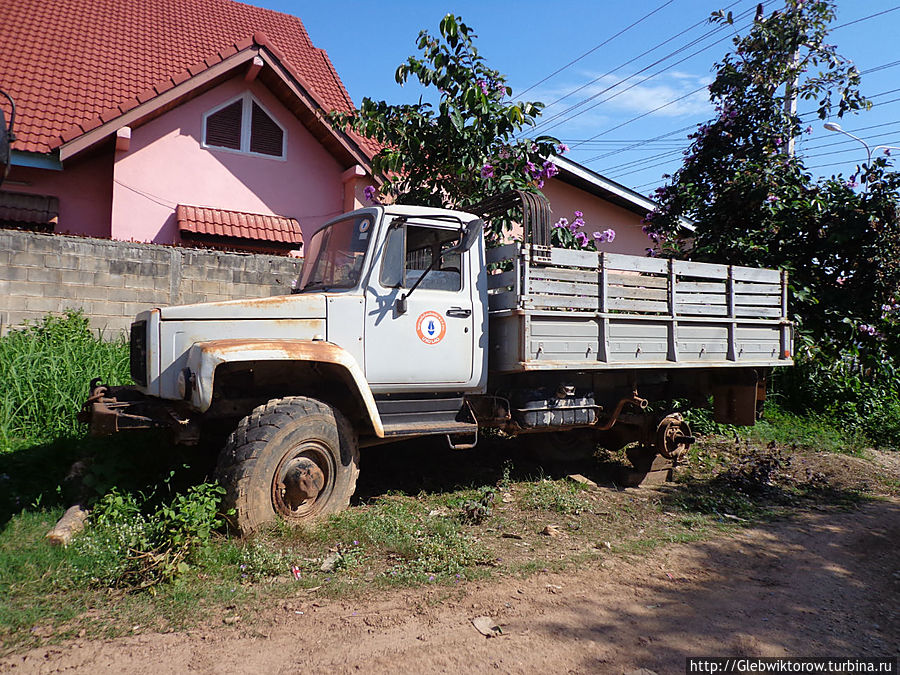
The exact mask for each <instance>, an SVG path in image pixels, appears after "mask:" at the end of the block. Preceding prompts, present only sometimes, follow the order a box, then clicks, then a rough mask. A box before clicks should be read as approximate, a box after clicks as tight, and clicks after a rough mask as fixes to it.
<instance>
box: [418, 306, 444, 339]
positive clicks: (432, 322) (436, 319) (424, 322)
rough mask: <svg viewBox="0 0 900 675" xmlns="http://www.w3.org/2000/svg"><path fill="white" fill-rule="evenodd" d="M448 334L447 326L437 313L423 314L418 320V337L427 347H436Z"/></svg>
mask: <svg viewBox="0 0 900 675" xmlns="http://www.w3.org/2000/svg"><path fill="white" fill-rule="evenodd" d="M446 333H447V324H446V323H444V317H442V316H441V315H440V314H438V313H437V312H431V311H428V312H422V313H421V314H420V315H419V318H418V319H416V335H418V336H419V339H420V340H421V341H422V342H424V343H425V344H426V345H436V344H437V343H438V342H440V341H441V340H443V339H444V335H446Z"/></svg>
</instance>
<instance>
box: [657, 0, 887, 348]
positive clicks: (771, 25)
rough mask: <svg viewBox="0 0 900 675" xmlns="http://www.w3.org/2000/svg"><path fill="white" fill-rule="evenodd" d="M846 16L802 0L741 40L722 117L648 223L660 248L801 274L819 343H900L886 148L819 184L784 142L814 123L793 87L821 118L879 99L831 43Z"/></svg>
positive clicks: (811, 329)
mask: <svg viewBox="0 0 900 675" xmlns="http://www.w3.org/2000/svg"><path fill="white" fill-rule="evenodd" d="M833 16H834V2H833V0H806V1H804V0H789V2H788V6H787V8H786V9H785V10H784V11H780V12H776V13H773V14H772V15H770V16H769V17H767V18H764V19H760V20H757V21H756V22H755V23H754V25H753V27H752V29H751V30H750V32H749V34H748V35H746V36H744V37H736V38H735V39H734V50H733V52H732V53H729V54H727V55H726V56H725V57H724V58H723V59H722V61H721V63H718V64H717V66H716V68H717V73H716V78H715V80H714V82H713V83H712V85H710V87H709V91H710V99H711V102H712V103H713V104H714V106H715V116H714V118H713V119H712V120H710V121H709V122H708V123H706V124H703V125H700V127H699V128H698V129H697V131H696V132H695V133H694V134H692V136H691V139H692V143H691V146H690V149H689V150H688V151H687V152H686V156H685V160H684V164H683V166H682V167H681V168H680V169H679V170H678V171H677V172H676V173H675V174H674V175H673V176H671V180H670V182H669V183H668V184H667V185H666V186H665V187H663V188H660V189H659V190H657V193H656V198H657V200H658V203H659V207H658V209H657V210H656V211H655V212H653V213H651V214H650V216H648V219H647V225H646V228H645V229H646V231H647V232H648V235H649V236H650V238H651V242H653V244H654V250H655V251H657V252H662V253H671V254H678V255H687V256H689V257H691V258H693V259H698V260H715V261H720V262H722V261H726V262H730V263H734V264H746V265H763V266H773V267H781V268H784V269H787V270H789V272H790V275H791V276H790V278H791V287H792V296H793V297H792V303H793V308H794V312H795V317H794V318H795V320H796V321H797V322H798V325H799V327H800V329H801V336H806V339H807V340H808V341H809V344H815V345H817V347H823V346H824V347H825V348H827V349H828V350H829V351H830V352H831V353H832V354H834V353H837V352H840V351H841V350H842V349H844V348H845V347H846V346H847V345H848V344H855V345H857V346H859V347H860V348H862V350H863V352H865V353H868V354H870V355H875V354H876V353H884V350H885V349H888V350H889V351H892V352H893V353H900V352H898V346H900V341H898V340H897V338H896V337H895V336H896V331H892V330H889V329H890V322H891V321H893V320H894V319H893V316H894V313H895V312H896V310H894V309H893V307H894V304H895V303H896V302H897V298H898V294H897V293H898V289H900V226H898V219H897V203H898V194H900V193H898V189H900V178H898V175H897V174H896V173H893V172H891V171H888V167H887V165H886V160H885V158H879V159H877V160H876V161H874V162H872V163H871V164H862V165H860V166H857V167H856V168H855V169H853V170H852V172H851V174H852V175H851V176H850V177H849V178H848V179H845V178H844V177H843V176H841V175H840V174H839V175H838V176H834V177H832V178H830V179H828V180H821V181H813V179H812V177H811V176H810V174H809V173H808V172H807V171H806V169H805V168H804V165H803V160H802V158H799V157H792V156H790V155H789V154H787V153H785V152H784V146H785V144H786V143H787V141H788V139H791V138H797V137H800V136H801V135H802V134H803V133H804V132H806V131H810V129H809V128H806V129H804V127H805V125H804V124H803V123H802V122H801V118H800V117H799V116H798V115H796V114H790V113H789V112H786V111H785V100H786V97H787V96H789V95H790V88H789V87H787V86H786V83H793V82H796V84H795V85H794V87H793V90H794V92H796V95H797V96H798V98H799V100H800V101H809V102H812V103H813V108H814V111H815V114H816V115H817V116H818V117H819V118H820V119H825V118H827V117H829V116H837V117H842V116H843V115H844V114H846V113H848V112H851V111H857V110H862V109H865V108H867V107H868V106H869V104H868V102H867V101H866V100H865V98H864V97H863V96H862V95H861V93H860V92H859V87H858V85H859V73H858V72H857V70H856V68H855V67H854V66H853V65H852V63H850V62H849V61H848V60H846V59H844V58H842V57H841V56H840V55H838V54H837V53H836V51H835V48H834V46H833V45H830V44H827V42H826V40H827V35H828V31H827V27H828V23H829V22H830V21H831V20H832V18H833ZM712 20H713V21H716V22H730V20H731V19H730V16H729V15H728V14H725V13H723V12H719V13H716V14H714V15H713V19H712ZM863 186H865V189H863ZM682 216H686V217H688V218H691V219H693V221H694V222H695V224H696V235H695V237H694V238H693V240H692V242H691V245H690V250H688V251H685V250H683V247H682V246H681V245H680V242H679V241H678V239H677V236H678V219H679V217H682ZM885 307H886V308H890V309H889V310H885V309H883V308H885Z"/></svg>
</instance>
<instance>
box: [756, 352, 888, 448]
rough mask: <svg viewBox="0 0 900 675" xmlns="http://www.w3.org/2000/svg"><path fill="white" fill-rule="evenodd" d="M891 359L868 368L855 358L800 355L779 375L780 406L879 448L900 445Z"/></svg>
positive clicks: (775, 381)
mask: <svg viewBox="0 0 900 675" xmlns="http://www.w3.org/2000/svg"><path fill="white" fill-rule="evenodd" d="M897 375H898V374H897V372H896V369H895V368H894V366H893V364H892V363H891V362H890V361H887V360H885V361H883V362H882V363H881V364H879V365H878V366H877V367H864V366H861V365H860V362H859V361H858V359H856V358H855V357H854V356H853V355H844V356H843V357H841V358H837V359H834V360H832V359H830V358H826V357H824V356H812V357H804V356H799V357H798V358H797V361H796V365H795V366H794V367H793V368H785V369H781V370H779V371H778V372H777V373H776V377H775V380H774V382H773V385H774V386H773V392H774V395H775V397H776V400H777V401H778V403H779V405H780V406H781V407H782V408H783V409H785V410H787V411H790V412H793V413H796V414H798V415H803V416H819V417H820V418H824V419H826V420H828V422H830V423H831V424H833V425H834V426H836V427H840V428H843V429H844V430H845V431H846V432H847V433H848V435H849V434H854V433H855V434H862V435H863V436H865V437H866V438H867V439H868V440H869V441H870V442H871V443H873V444H874V445H876V446H881V447H887V448H897V447H900V446H898V444H900V390H898V378H897Z"/></svg>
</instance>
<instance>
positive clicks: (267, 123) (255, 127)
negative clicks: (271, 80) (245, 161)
mask: <svg viewBox="0 0 900 675" xmlns="http://www.w3.org/2000/svg"><path fill="white" fill-rule="evenodd" d="M203 147H206V148H219V149H226V150H234V151H236V152H244V153H248V154H251V155H263V156H266V157H277V158H279V159H284V156H285V130H284V128H283V127H282V126H281V125H280V124H279V123H278V122H277V121H275V118H274V117H272V115H270V114H269V112H268V111H267V110H266V109H265V108H263V106H262V105H261V104H260V103H259V102H258V101H257V100H256V99H254V98H253V97H252V96H251V95H250V94H244V95H243V96H241V97H240V98H239V99H237V100H231V101H228V102H227V103H224V104H223V105H220V106H218V107H217V108H214V109H213V110H211V111H209V112H208V113H206V115H205V117H204V123H203Z"/></svg>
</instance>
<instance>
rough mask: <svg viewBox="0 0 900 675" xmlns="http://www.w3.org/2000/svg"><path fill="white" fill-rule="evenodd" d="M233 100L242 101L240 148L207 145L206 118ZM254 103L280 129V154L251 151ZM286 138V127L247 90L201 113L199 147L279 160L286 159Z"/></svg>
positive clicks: (232, 102)
mask: <svg viewBox="0 0 900 675" xmlns="http://www.w3.org/2000/svg"><path fill="white" fill-rule="evenodd" d="M235 101H242V102H243V104H242V106H241V147H240V149H235V148H224V147H222V146H221V145H209V144H208V143H207V142H206V126H207V125H206V120H207V119H208V118H209V116H210V115H214V114H215V113H217V112H219V111H220V110H222V109H223V108H227V107H228V106H230V105H233V104H234V102H235ZM254 103H255V104H256V105H258V106H259V107H260V109H261V110H262V111H263V112H264V113H265V114H266V115H268V116H269V119H271V120H272V121H273V122H275V124H276V125H277V126H278V128H279V129H281V154H280V155H266V154H264V153H262V152H251V151H250V130H251V126H252V124H253V104H254ZM287 139H288V132H287V129H285V128H284V125H282V124H281V122H279V121H278V118H277V117H275V115H273V114H272V112H271V111H270V110H269V109H268V108H266V106H264V105H263V104H262V102H260V100H259V99H258V98H256V97H255V96H254V95H253V94H251V93H250V92H249V91H248V92H244V93H243V94H240V95H239V96H235V97H233V98H230V99H228V100H227V101H225V102H224V103H220V104H219V105H217V106H216V107H215V108H212V109H211V110H207V111H206V112H205V113H204V114H203V141H202V142H201V143H200V147H202V148H204V149H206V150H215V151H217V152H230V153H232V154H237V155H251V156H253V157H264V158H265V159H275V160H279V161H281V162H285V161H287Z"/></svg>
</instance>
